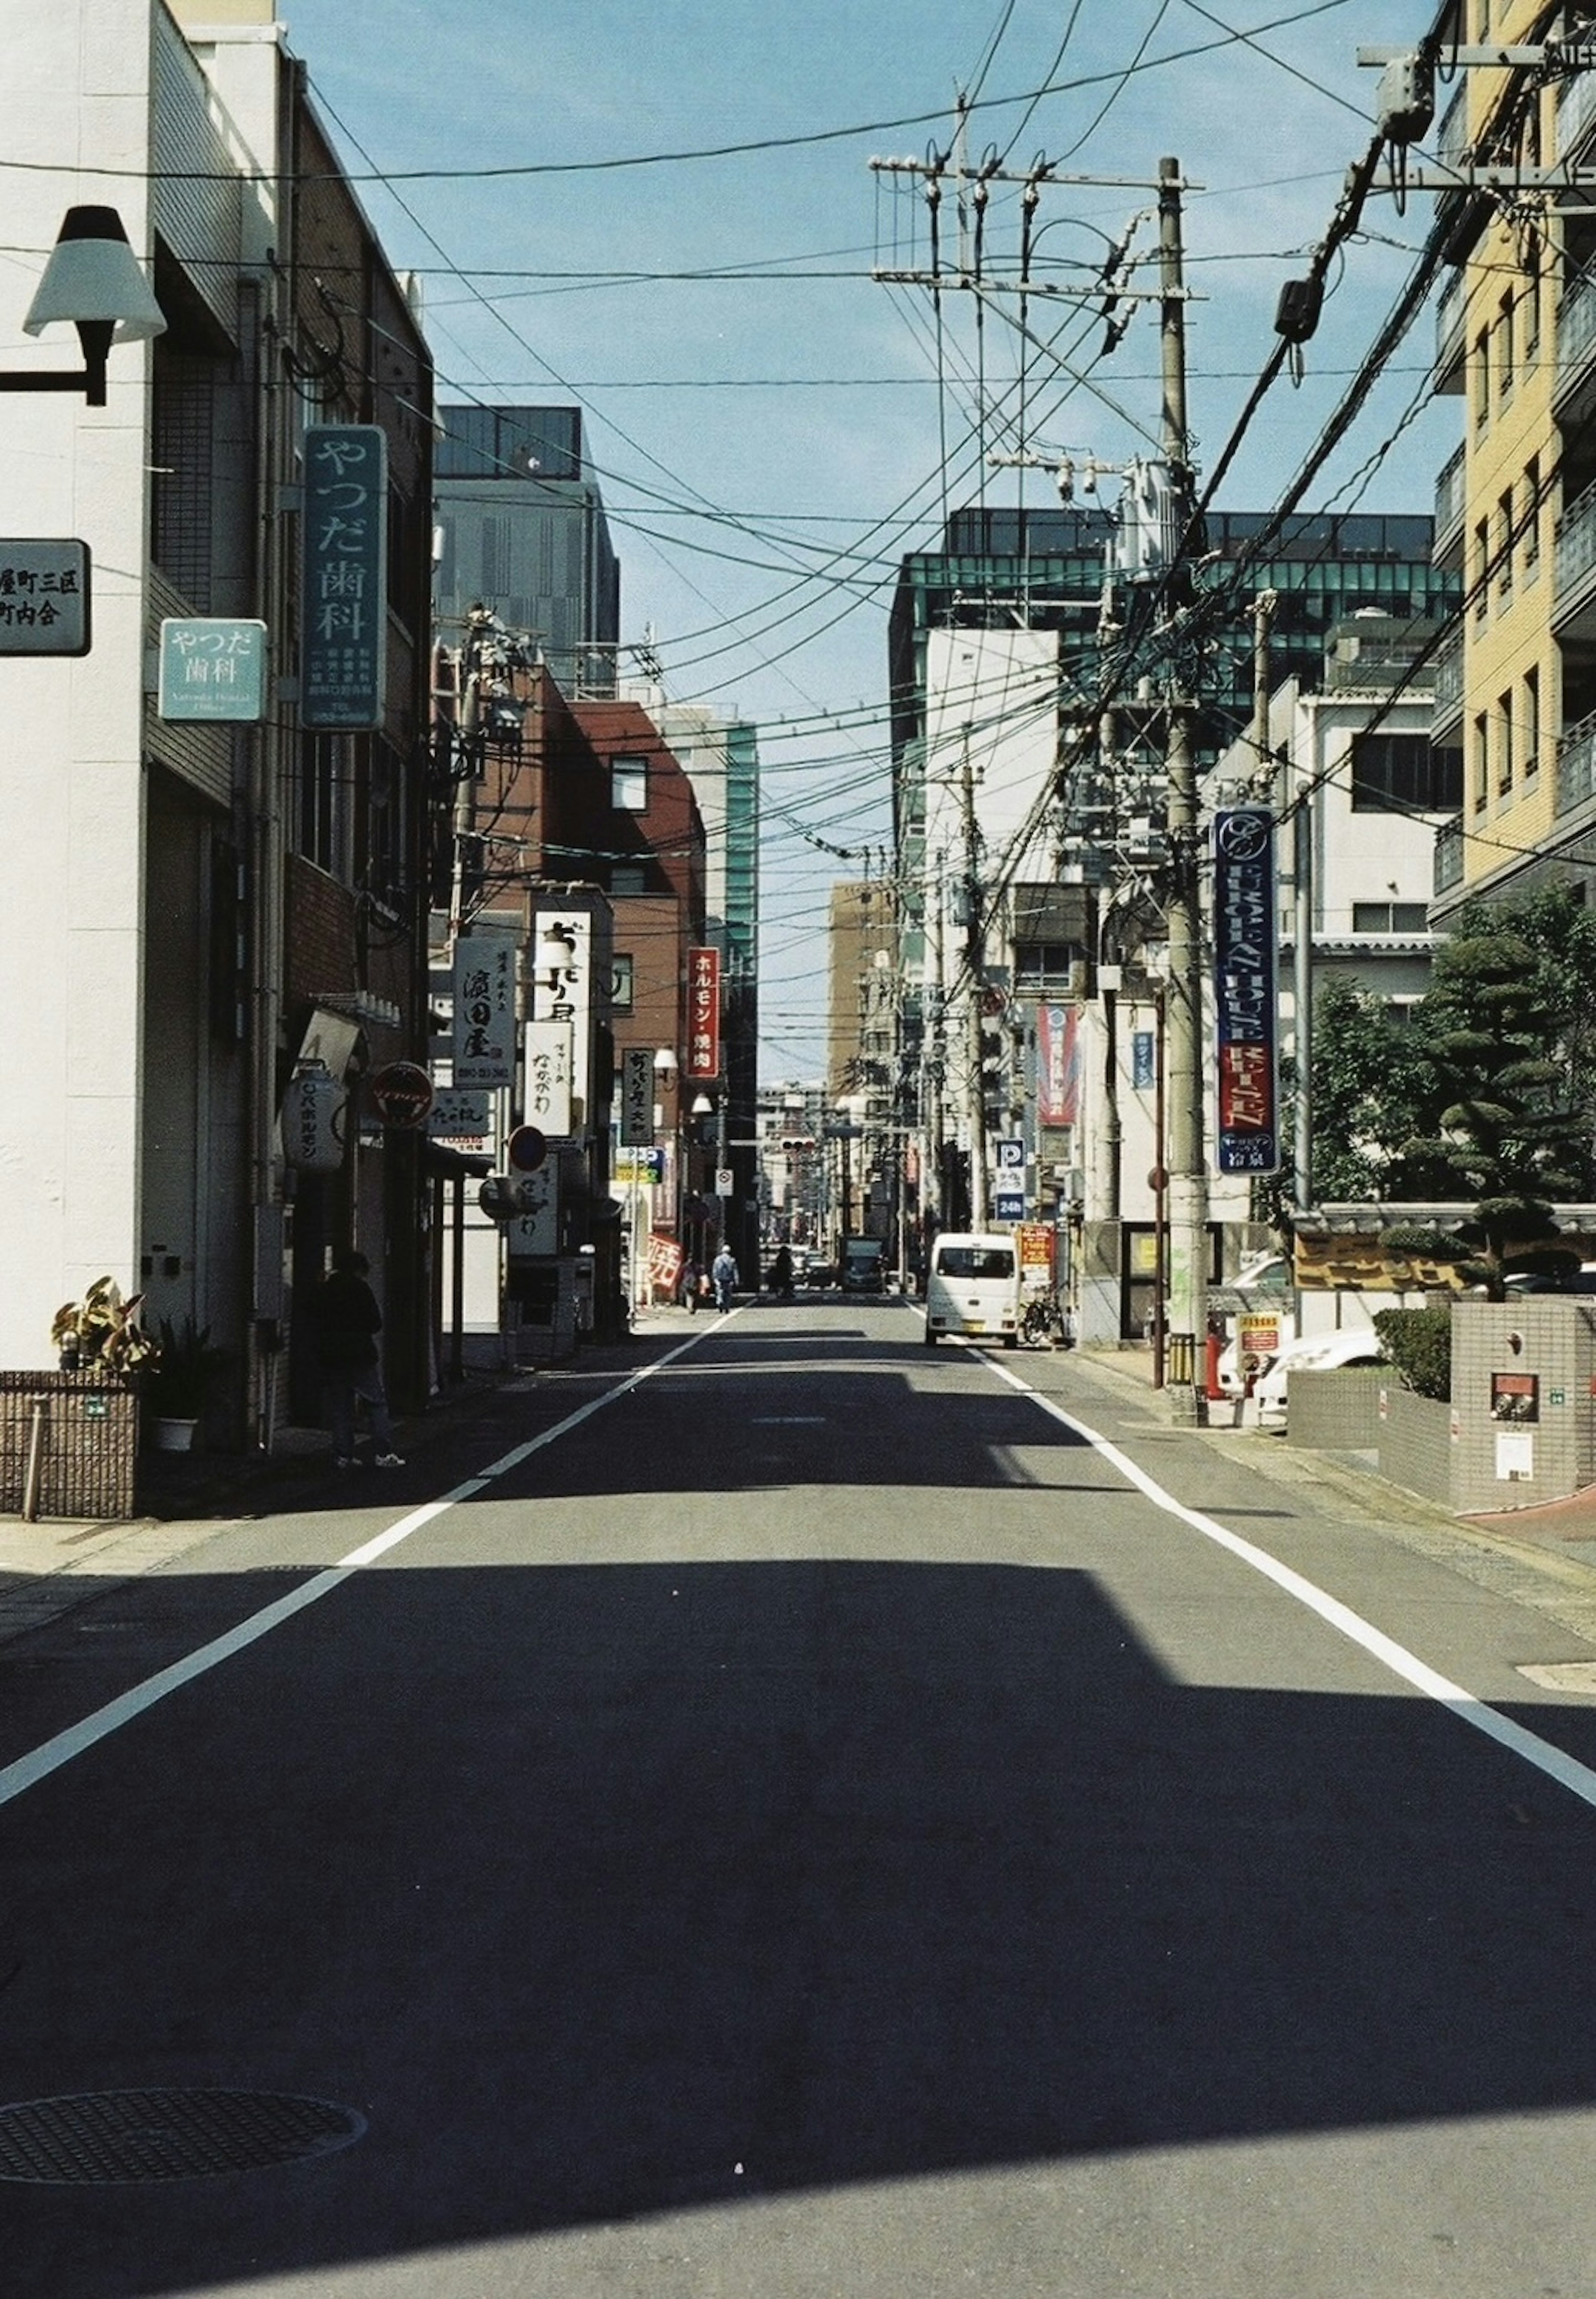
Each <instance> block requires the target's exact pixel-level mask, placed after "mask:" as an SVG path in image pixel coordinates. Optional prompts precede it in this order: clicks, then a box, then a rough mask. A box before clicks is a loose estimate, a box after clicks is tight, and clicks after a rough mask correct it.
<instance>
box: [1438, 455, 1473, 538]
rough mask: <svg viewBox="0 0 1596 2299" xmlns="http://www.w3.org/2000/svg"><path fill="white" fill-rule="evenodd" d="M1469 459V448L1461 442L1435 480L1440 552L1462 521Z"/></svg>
mask: <svg viewBox="0 0 1596 2299" xmlns="http://www.w3.org/2000/svg"><path fill="white" fill-rule="evenodd" d="M1467 461H1468V451H1467V448H1466V446H1464V445H1463V444H1459V445H1458V446H1457V447H1456V448H1454V449H1453V451H1452V452H1451V454H1450V455H1449V456H1448V457H1447V459H1446V461H1445V462H1444V463H1443V464H1442V466H1441V469H1440V472H1439V475H1438V476H1437V477H1436V480H1435V549H1436V551H1437V552H1440V550H1441V547H1442V544H1443V542H1444V541H1445V539H1446V537H1447V536H1448V535H1450V534H1451V531H1452V530H1453V528H1455V527H1458V526H1460V524H1461V521H1462V518H1463V504H1464V498H1465V494H1466V490H1465V487H1464V485H1463V477H1464V469H1465V466H1466V464H1467Z"/></svg>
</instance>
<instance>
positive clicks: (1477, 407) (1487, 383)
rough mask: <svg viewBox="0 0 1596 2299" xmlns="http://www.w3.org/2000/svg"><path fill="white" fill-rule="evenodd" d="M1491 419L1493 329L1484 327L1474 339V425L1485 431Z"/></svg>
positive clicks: (1477, 429)
mask: <svg viewBox="0 0 1596 2299" xmlns="http://www.w3.org/2000/svg"><path fill="white" fill-rule="evenodd" d="M1490 419H1491V330H1490V328H1481V329H1480V331H1479V333H1478V335H1477V336H1476V337H1475V339H1474V427H1475V429H1476V431H1483V430H1484V427H1485V426H1486V424H1487V423H1488V422H1489V421H1490Z"/></svg>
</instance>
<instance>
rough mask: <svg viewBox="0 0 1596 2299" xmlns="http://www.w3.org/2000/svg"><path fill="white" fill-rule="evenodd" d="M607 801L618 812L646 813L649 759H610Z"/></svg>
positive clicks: (647, 809) (647, 805)
mask: <svg viewBox="0 0 1596 2299" xmlns="http://www.w3.org/2000/svg"><path fill="white" fill-rule="evenodd" d="M609 802H610V804H611V806H613V807H614V808H615V809H616V812H617V813H619V814H647V812H648V811H649V761H648V760H647V759H611V760H610V762H609Z"/></svg>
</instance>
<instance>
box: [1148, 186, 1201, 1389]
mask: <svg viewBox="0 0 1596 2299" xmlns="http://www.w3.org/2000/svg"><path fill="white" fill-rule="evenodd" d="M1158 181H1159V190H1158V245H1159V285H1160V288H1161V291H1162V302H1161V306H1160V311H1161V325H1160V343H1161V351H1162V359H1161V369H1162V385H1163V450H1164V457H1165V460H1166V461H1167V463H1168V466H1169V475H1170V491H1171V494H1172V496H1173V502H1172V505H1171V510H1172V516H1173V526H1174V530H1175V532H1176V534H1177V535H1179V536H1180V537H1181V538H1182V539H1183V540H1184V537H1185V535H1186V530H1187V521H1188V519H1189V517H1190V510H1191V463H1190V457H1189V452H1188V435H1187V412H1186V298H1185V295H1184V292H1183V291H1184V276H1183V263H1182V253H1181V240H1180V163H1179V162H1178V160H1171V159H1164V160H1161V161H1160V162H1159V163H1158ZM1169 580H1170V590H1169V593H1168V596H1169V605H1170V612H1169V616H1168V618H1166V619H1167V620H1168V621H1170V622H1171V623H1172V622H1174V621H1175V620H1176V619H1177V618H1178V617H1179V615H1180V613H1181V611H1182V610H1183V608H1184V606H1185V604H1186V590H1187V581H1186V575H1185V569H1184V568H1183V567H1181V566H1177V567H1175V568H1174V569H1171V570H1170V578H1169ZM1168 710H1169V717H1168V738H1167V752H1166V767H1167V772H1168V776H1169V816H1168V819H1169V834H1170V867H1171V869H1172V872H1173V876H1174V883H1173V886H1172V888H1171V892H1170V905H1169V940H1170V982H1169V992H1168V1008H1169V1016H1168V1025H1167V1032H1166V1042H1167V1047H1168V1059H1169V1073H1170V1075H1169V1096H1168V1099H1169V1129H1170V1144H1169V1208H1170V1234H1169V1254H1170V1292H1169V1299H1170V1364H1169V1372H1170V1386H1171V1388H1172V1389H1173V1390H1175V1391H1176V1395H1175V1398H1174V1400H1173V1402H1174V1404H1175V1407H1176V1411H1177V1414H1178V1415H1179V1416H1180V1417H1182V1418H1189V1419H1190V1420H1192V1421H1194V1422H1195V1421H1198V1420H1201V1419H1202V1418H1203V1397H1202V1394H1201V1390H1200V1387H1199V1382H1198V1369H1199V1366H1200V1365H1201V1364H1202V1361H1203V1348H1204V1343H1205V1340H1206V1336H1207V1330H1208V1251H1209V1247H1208V1167H1207V1162H1206V1158H1205V1155H1204V1150H1203V909H1202V894H1201V881H1200V876H1199V870H1198V858H1197V770H1196V754H1195V750H1194V747H1193V741H1192V735H1193V726H1194V722H1195V717H1196V711H1195V705H1194V703H1193V701H1192V700H1191V698H1190V697H1189V696H1188V695H1187V694H1185V693H1183V692H1182V691H1181V682H1180V676H1179V671H1178V667H1177V665H1176V664H1174V663H1173V662H1171V666H1170V696H1169V706H1168Z"/></svg>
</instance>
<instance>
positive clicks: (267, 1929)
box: [0, 1295, 1596, 2299]
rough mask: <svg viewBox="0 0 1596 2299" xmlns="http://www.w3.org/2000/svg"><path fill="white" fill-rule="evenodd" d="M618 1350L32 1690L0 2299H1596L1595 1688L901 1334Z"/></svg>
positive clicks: (1031, 1392)
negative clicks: (1595, 2170) (1119, 2298)
mask: <svg viewBox="0 0 1596 2299" xmlns="http://www.w3.org/2000/svg"><path fill="white" fill-rule="evenodd" d="M634 1357H635V1370H634V1371H633V1373H632V1374H616V1373H613V1372H606V1371H602V1370H595V1369H592V1368H590V1367H584V1365H583V1362H582V1361H581V1360H580V1359H578V1360H577V1361H576V1362H575V1365H573V1366H572V1367H570V1368H568V1369H566V1370H564V1371H556V1372H552V1373H550V1374H541V1375H539V1376H538V1377H536V1378H535V1379H534V1380H531V1381H528V1382H524V1383H521V1384H519V1385H518V1386H516V1387H513V1388H511V1389H509V1390H501V1391H500V1392H499V1393H498V1394H497V1395H496V1396H494V1397H492V1398H489V1399H487V1400H485V1401H484V1403H483V1404H482V1406H481V1407H480V1408H479V1409H478V1411H477V1412H476V1414H475V1418H474V1419H471V1420H469V1421H468V1422H467V1423H465V1424H463V1425H461V1426H460V1427H459V1428H458V1429H456V1430H454V1431H451V1432H450V1433H449V1434H448V1435H447V1437H444V1438H442V1439H440V1440H439V1441H438V1442H436V1443H435V1444H434V1445H432V1446H431V1447H429V1448H426V1449H425V1450H420V1451H417V1452H414V1453H412V1456H411V1458H410V1462H409V1465H408V1466H407V1467H406V1468H404V1469H402V1470H400V1471H396V1472H393V1473H389V1474H388V1475H386V1476H383V1475H379V1474H376V1473H366V1474H364V1475H358V1476H352V1477H351V1476H345V1477H343V1478H335V1477H334V1476H333V1474H332V1473H330V1472H329V1473H328V1474H327V1477H326V1479H325V1481H323V1482H322V1483H320V1484H318V1485H317V1486H316V1487H315V1488H314V1490H313V1491H310V1495H309V1498H306V1496H305V1495H302V1494H296V1495H295V1496H294V1500H295V1506H294V1508H293V1510H292V1511H289V1510H286V1509H285V1510H284V1511H283V1513H281V1514H269V1515H240V1516H238V1517H236V1518H235V1519H232V1520H230V1521H227V1522H218V1523H215V1524H214V1525H210V1526H206V1527H203V1528H201V1527H191V1528H190V1529H189V1530H190V1531H191V1532H193V1533H194V1540H193V1543H192V1545H190V1546H189V1547H188V1548H186V1551H185V1552H184V1553H183V1554H181V1555H180V1556H176V1557H175V1558H174V1559H173V1560H172V1561H171V1562H170V1563H169V1564H166V1565H165V1566H163V1567H161V1569H157V1570H154V1571H151V1572H148V1573H143V1574H142V1575H140V1576H139V1577H137V1578H135V1579H129V1580H127V1581H114V1582H112V1581H107V1584H106V1585H105V1587H104V1588H103V1589H101V1590H97V1591H96V1590H94V1589H91V1590H90V1593H89V1594H88V1595H87V1598H85V1600H84V1601H82V1602H80V1603H79V1604H77V1605H76V1606H73V1607H72V1608H71V1609H70V1610H67V1611H63V1612H62V1613H61V1614H59V1615H58V1616H57V1617H55V1618H54V1619H53V1620H49V1621H45V1622H43V1623H41V1624H40V1625H38V1626H37V1627H36V1628H33V1629H31V1630H29V1631H25V1632H23V1633H20V1634H14V1635H12V1636H11V1637H9V1638H8V1639H6V1640H4V1642H0V1798H4V1801H3V1802H0V1874H3V1875H4V1896H3V1898H0V2172H3V2173H4V2176H0V2261H3V2262H4V2266H3V2267H0V2287H3V2288H4V2290H5V2291H6V2292H7V2293H8V2294H9V2293H16V2294H18V2295H27V2299H134V2295H137V2299H146V2295H157V2294H161V2295H164V2294H172V2295H177V2294H186V2295H201V2294H203V2295H211V2299H214V2295H220V2294H223V2293H227V2294H245V2293H247V2294H250V2295H252V2299H290V2295H293V2299H309V2295H311V2294H314V2295H317V2299H377V2295H382V2299H393V2295H416V2299H421V2295H426V2299H489V2295H495V2294H500V2293H502V2294H506V2295H509V2294H515V2295H527V2299H600V2295H604V2299H617V2295H620V2299H631V2295H636V2299H821V2295H838V2299H869V2295H892V2299H943V2295H952V2294H955V2293H980V2294H982V2295H986V2299H1044V2295H1046V2299H1103V2295H1106V2294H1109V2293H1121V2292H1122V2293H1126V2294H1131V2295H1137V2299H1166V2295H1167V2299H1280V2295H1282V2294H1285V2293H1287V2292H1289V2293H1291V2294H1292V2295H1293V2299H1348V2295H1352V2294H1355V2293H1356V2294H1369V2295H1371V2299H1373V2295H1377V2294H1379V2295H1392V2299H1394V2295H1398V2294H1400V2295H1401V2299H1520V2295H1522V2299H1539V2295H1542V2294H1552V2293H1556V2294H1558V2295H1559V2299H1576V2295H1582V2294H1583V2295H1589V2294H1592V2293H1596V2264H1593V2263H1592V2250H1591V2245H1590V2241H1589V2225H1590V2211H1589V2166H1590V2162H1591V2156H1592V2144H1593V2143H1596V2057H1593V2056H1592V2045H1591V2038H1592V1993H1593V1990H1596V1980H1593V1978H1592V1954H1591V1947H1590V1925H1591V1905H1592V1894H1591V1876H1592V1852H1593V1850H1596V1809H1593V1800H1596V1701H1593V1700H1592V1699H1591V1698H1590V1697H1579V1696H1578V1695H1575V1694H1567V1693H1563V1694H1559V1693H1555V1692H1552V1691H1549V1690H1547V1689H1542V1688H1541V1687H1538V1686H1537V1685H1536V1684H1535V1683H1534V1681H1532V1680H1531V1679H1530V1678H1529V1677H1528V1676H1526V1674H1524V1673H1523V1670H1524V1669H1526V1668H1527V1667H1532V1666H1535V1665H1537V1664H1554V1663H1559V1662H1570V1661H1577V1660H1580V1659H1589V1660H1592V1661H1596V1650H1593V1649H1592V1647H1590V1646H1587V1645H1585V1644H1584V1643H1583V1642H1582V1641H1581V1640H1580V1639H1578V1638H1577V1637H1576V1636H1575V1635H1574V1634H1573V1633H1572V1632H1571V1631H1568V1630H1567V1629H1566V1628H1561V1627H1559V1625H1558V1624H1557V1623H1556V1622H1555V1621H1554V1620H1552V1619H1550V1618H1549V1617H1548V1615H1547V1614H1545V1613H1544V1612H1541V1611H1538V1610H1536V1609H1535V1608H1534V1606H1528V1605H1526V1604H1522V1603H1519V1602H1517V1601H1515V1600H1514V1599H1513V1598H1510V1597H1509V1596H1506V1595H1503V1594H1501V1593H1497V1592H1494V1591H1493V1590H1492V1589H1489V1588H1486V1587H1483V1586H1481V1585H1480V1583H1479V1581H1478V1580H1477V1579H1471V1578H1470V1577H1468V1574H1466V1573H1462V1572H1460V1571H1457V1570H1454V1569H1452V1567H1451V1564H1449V1562H1448V1561H1447V1559H1446V1556H1444V1555H1443V1553H1442V1552H1443V1548H1444V1541H1443V1539H1442V1537H1441V1536H1440V1535H1439V1534H1438V1535H1437V1537H1436V1539H1435V1540H1434V1541H1433V1542H1431V1543H1430V1544H1429V1550H1430V1553H1426V1545H1425V1544H1423V1543H1419V1542H1416V1541H1414V1540H1405V1539H1403V1538H1402V1537H1401V1536H1400V1531H1398V1530H1397V1529H1394V1528H1393V1527H1389V1526H1382V1525H1381V1524H1379V1523H1377V1521H1376V1519H1377V1505H1376V1504H1375V1503H1374V1501H1373V1496H1374V1493H1375V1489H1374V1488H1373V1487H1372V1486H1371V1487H1370V1488H1369V1496H1370V1498H1369V1499H1367V1500H1366V1501H1365V1503H1364V1505H1363V1506H1361V1507H1360V1506H1356V1505H1353V1504H1352V1503H1349V1502H1347V1501H1345V1500H1344V1498H1342V1497H1341V1496H1340V1495H1338V1492H1337V1490H1336V1488H1335V1487H1334V1486H1333V1485H1331V1484H1328V1483H1325V1482H1321V1481H1318V1480H1316V1479H1315V1478H1314V1477H1313V1476H1311V1474H1305V1473H1304V1474H1299V1475H1297V1476H1296V1477H1294V1479H1286V1478H1285V1477H1282V1476H1281V1475H1279V1474H1278V1473H1269V1474H1264V1473H1260V1472H1259V1470H1258V1469H1257V1468H1256V1467H1254V1466H1253V1465H1252V1464H1253V1462H1254V1461H1255V1460H1256V1459H1257V1458H1258V1457H1259V1456H1260V1454H1261V1452H1263V1451H1266V1450H1267V1446H1268V1440H1253V1442H1252V1443H1251V1444H1250V1445H1249V1444H1246V1443H1244V1442H1241V1441H1237V1442H1236V1443H1235V1444H1233V1445H1232V1446H1231V1448H1229V1449H1228V1450H1227V1449H1226V1448H1225V1446H1224V1445H1222V1444H1221V1443H1220V1442H1219V1441H1218V1440H1215V1439H1214V1438H1212V1437H1203V1436H1201V1435H1198V1434H1195V1433H1192V1432H1179V1431H1177V1430H1174V1429H1171V1428H1170V1426H1169V1425H1168V1424H1167V1423H1166V1422H1164V1421H1163V1420H1162V1419H1161V1418H1159V1417H1158V1416H1157V1415H1154V1413H1153V1412H1152V1411H1151V1409H1150V1403H1149V1400H1147V1399H1146V1398H1145V1397H1143V1396H1140V1395H1138V1394H1137V1390H1136V1388H1135V1386H1134V1385H1133V1384H1131V1383H1129V1382H1124V1381H1116V1380H1115V1379H1114V1378H1113V1377H1112V1376H1111V1375H1108V1374H1104V1373H1103V1372H1101V1371H1096V1372H1094V1371H1093V1370H1092V1369H1091V1368H1088V1367H1086V1366H1082V1365H1077V1364H1076V1362H1075V1361H1074V1359H1073V1358H1072V1357H1070V1356H1068V1355H1066V1354H1063V1353H1057V1354H1054V1353H1051V1352H1032V1351H1024V1352H1016V1353H1013V1354H1008V1353H1004V1352H998V1353H996V1355H994V1356H992V1357H985V1356H983V1355H981V1354H980V1353H978V1352H976V1351H975V1350H973V1349H966V1348H964V1347H962V1346H946V1347H943V1348H940V1349H936V1350H931V1349H927V1348H925V1347H924V1346H923V1344H922V1339H921V1320H920V1316H919V1315H918V1314H917V1312H916V1310H915V1308H914V1306H913V1305H911V1304H909V1303H906V1302H899V1301H898V1300H897V1299H892V1298H887V1299H868V1300H865V1301H863V1302H856V1301H854V1300H852V1299H846V1298H843V1297H840V1296H836V1295H833V1296H831V1297H829V1298H827V1299H824V1300H821V1299H815V1300H810V1299H799V1300H798V1302H797V1303H796V1304H785V1305H783V1304H777V1303H774V1302H763V1301H762V1302H757V1303H746V1304H745V1305H744V1306H743V1307H741V1308H740V1310H739V1311H738V1312H737V1313H736V1314H734V1315H732V1316H730V1317H727V1318H715V1317H707V1318H706V1317H699V1318H698V1319H697V1320H694V1321H689V1320H687V1319H686V1318H685V1317H674V1316H673V1317H668V1318H665V1319H661V1320H657V1321H656V1322H655V1324H654V1325H653V1326H652V1327H651V1328H649V1329H647V1330H646V1332H645V1336H644V1339H643V1340H641V1341H640V1343H639V1344H638V1345H637V1348H636V1349H635V1352H634ZM274 1506H275V1504H274ZM1460 1545H1461V1544H1460ZM163 1672H164V1673H163ZM113 1704H114V1705H113ZM102 1712H106V1713H102ZM96 1718H98V1719H99V1721H98V1722H95V1719H96ZM1587 1768H1589V1769H1587ZM129 2092H133V2093H142V2094H147V2095H149V2097H148V2098H147V2099H145V2100H144V2101H141V2102H138V2103H136V2104H135V2107H134V2112H131V2113H129V2114H127V2115H124V2114H123V2113H122V2111H121V2108H120V2106H119V2105H118V2104H117V2101H116V2098H115V2096H118V2095H122V2094H126V2093H129ZM45 2100H48V2101H51V2102H54V2103H55V2106H54V2108H53V2109H51V2110H50V2111H48V2112H45V2111H39V2112H37V2113H35V2114H34V2115H32V2116H31V2117H27V2116H23V2117H21V2118H19V2115H18V2112H17V2111H18V2110H19V2108H20V2107H21V2104H23V2103H29V2102H40V2101H45ZM119 2117H120V2126H119V2123H118V2119H119ZM141 2147H142V2149H143V2150H144V2154H143V2156H142V2157H140V2158H138V2159H137V2160H138V2161H141V2162H144V2163H145V2166H146V2167H147V2168H145V2169H144V2170H137V2169H130V2168H129V2165H130V2164H132V2163H133V2162H134V2161H135V2158H136V2151H137V2149H139V2148H141ZM29 2166H31V2168H29Z"/></svg>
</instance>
